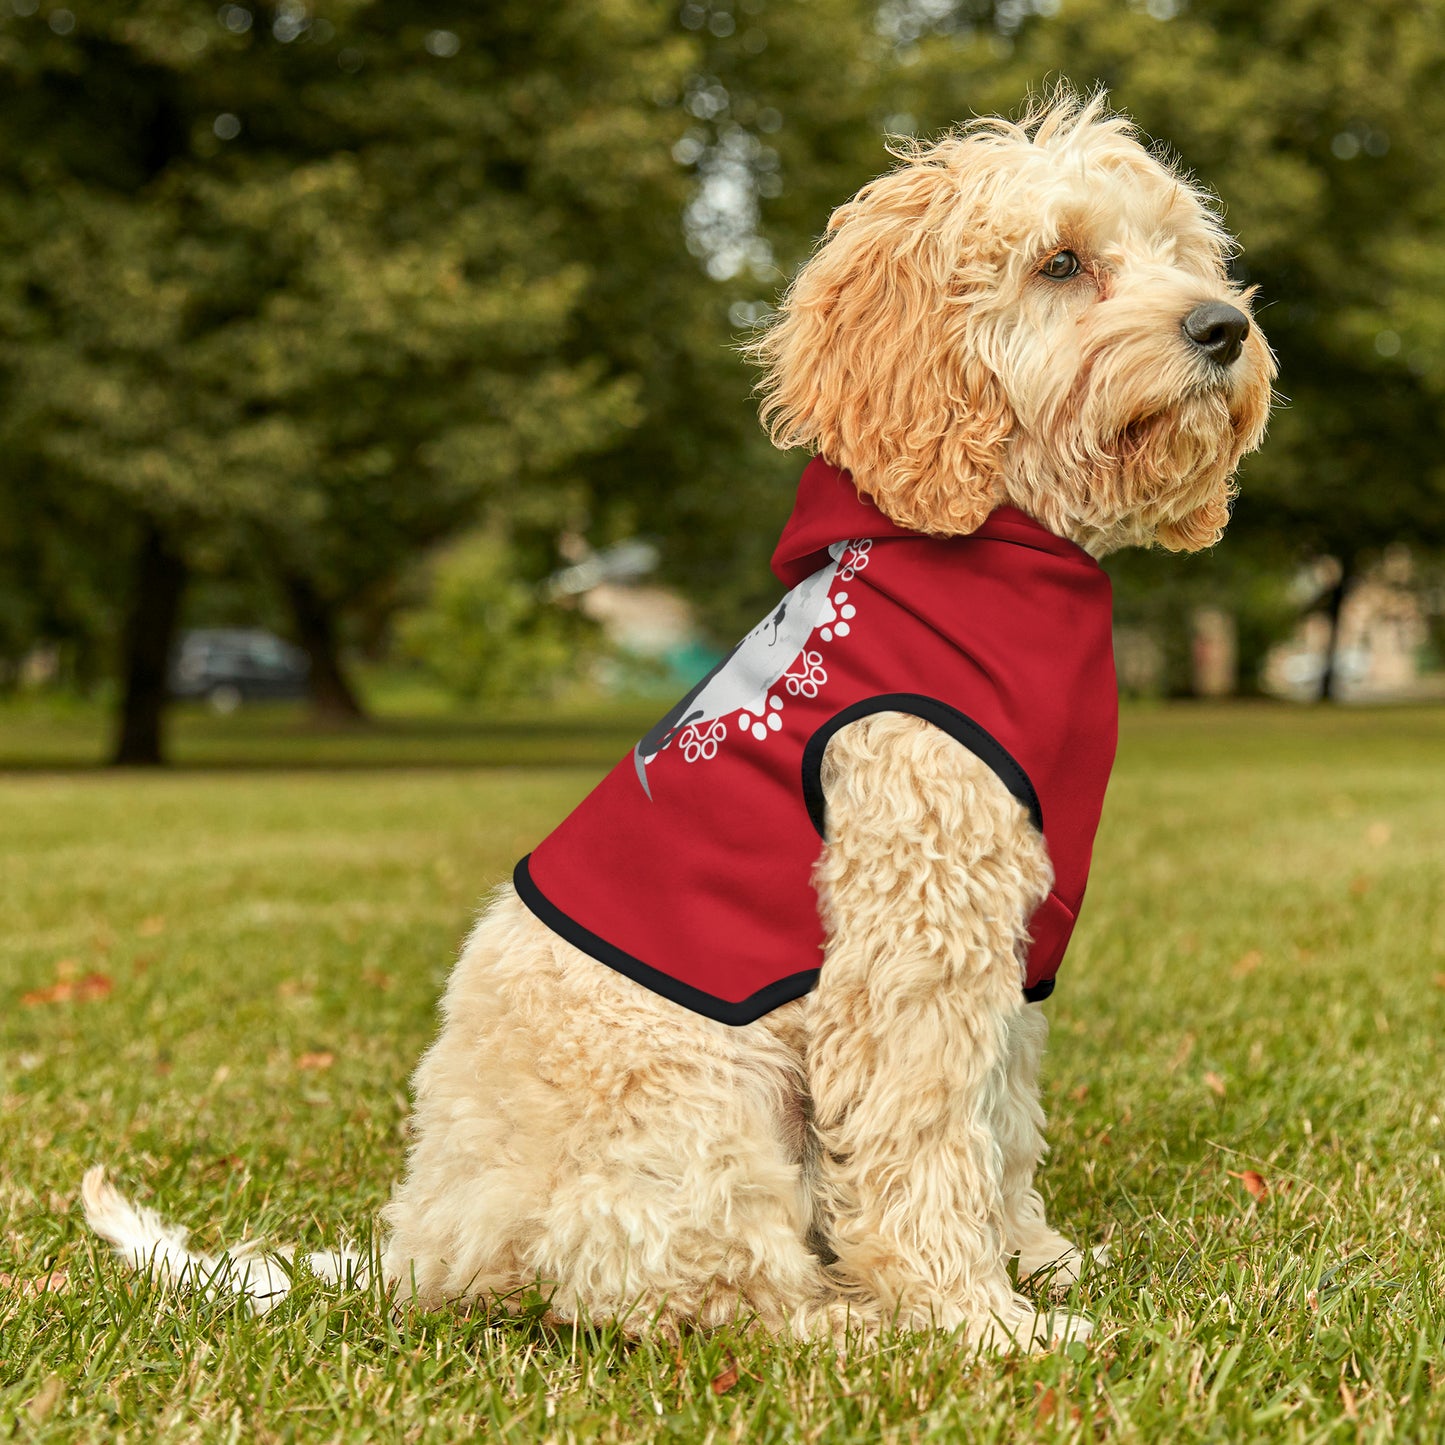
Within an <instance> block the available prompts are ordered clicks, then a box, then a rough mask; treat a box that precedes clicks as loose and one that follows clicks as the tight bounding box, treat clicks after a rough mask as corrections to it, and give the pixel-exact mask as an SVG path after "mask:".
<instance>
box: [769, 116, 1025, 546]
mask: <svg viewBox="0 0 1445 1445" xmlns="http://www.w3.org/2000/svg"><path fill="white" fill-rule="evenodd" d="M966 148H967V142H965V141H955V142H952V143H951V144H949V143H945V144H943V145H940V146H936V147H934V148H933V149H932V150H931V151H930V152H929V153H928V159H927V160H923V159H919V158H917V157H915V158H913V159H912V160H910V161H909V162H908V163H907V164H905V165H903V166H900V167H899V168H898V169H897V170H895V171H892V172H890V173H889V174H888V175H885V176H882V177H880V178H879V179H878V180H876V181H874V182H873V183H872V184H871V185H868V186H866V187H864V189H863V190H861V191H860V192H859V193H858V195H857V196H856V197H855V199H854V200H852V201H850V202H849V203H848V204H847V205H845V206H842V207H840V208H839V209H838V210H837V211H836V212H835V213H834V215H833V218H832V221H831V222H830V223H829V227H828V235H827V236H826V237H825V238H824V239H823V241H822V243H821V244H820V245H819V247H818V249H817V250H816V251H815V252H814V254H813V256H812V258H811V259H810V260H809V261H808V262H807V263H806V265H804V266H803V268H802V269H801V270H800V271H799V272H798V275H797V276H796V277H795V279H794V281H793V284H792V286H791V287H789V289H788V292H787V294H786V296H785V297H784V298H783V301H782V303H781V306H780V308H779V314H778V316H777V318H776V320H775V321H774V322H773V323H772V325H771V326H770V327H769V328H768V330H767V331H766V332H764V333H763V335H762V337H761V338H760V339H759V340H758V341H757V342H755V343H754V344H753V345H752V346H751V347H750V348H749V351H750V353H751V355H752V356H753V358H754V359H755V360H756V361H758V362H760V363H761V364H762V366H763V367H764V376H763V381H762V384H761V387H760V390H761V391H762V394H763V397H764V400H763V406H762V415H763V420H764V423H765V424H766V425H767V427H768V430H769V433H770V435H771V436H772V439H773V442H774V444H775V445H777V446H779V447H783V448H788V447H795V446H808V447H811V448H812V449H814V450H815V451H817V452H819V453H821V454H822V455H823V456H825V457H826V458H827V459H828V460H829V461H830V462H832V463H834V464H835V465H836V466H840V467H846V468H847V469H848V470H849V471H850V472H851V473H852V474H853V478H854V480H855V481H856V483H857V485H858V489H859V491H861V492H863V493H864V494H865V495H867V496H869V497H871V498H872V499H873V500H874V501H875V502H876V503H877V504H878V506H879V507H880V508H881V509H882V511H883V512H884V513H886V514H887V515H888V516H889V517H891V518H892V519H893V520H894V521H896V522H898V523H900V524H901V525H903V526H906V527H911V528H914V529H916V530H918V531H923V532H933V533H947V534H959V533H967V532H972V531H974V530H975V529H977V528H978V527H979V526H981V525H982V523H983V521H984V519H985V518H986V517H987V516H988V514H989V513H990V512H991V511H992V510H993V509H994V508H995V507H996V506H998V505H999V504H1000V502H1002V500H1003V487H1002V482H1001V472H1002V461H1003V450H1004V446H1005V444H1006V442H1007V440H1008V437H1009V435H1010V433H1011V431H1012V429H1013V423H1014V419H1013V415H1012V413H1011V412H1010V410H1009V407H1008V404H1007V402H1006V400H1005V398H1004V395H1003V389H1002V387H1001V386H1000V384H999V382H998V380H997V378H996V377H995V376H994V375H993V373H992V372H991V371H990V370H989V368H988V367H987V365H986V364H985V362H984V360H983V358H982V357H981V356H980V355H979V349H978V345H977V339H976V337H975V335H974V334H973V333H974V325H973V320H974V318H973V302H972V300H971V299H970V294H969V291H970V282H969V275H968V268H969V263H970V261H971V260H972V259H973V258H971V257H970V256H969V254H968V251H969V243H968V236H967V228H966V227H962V226H961V225H960V220H961V211H962V208H961V206H960V204H959V202H960V198H961V193H962V190H963V187H964V174H963V172H964V171H965V170H966V167H964V166H960V165H959V164H958V162H959V161H960V159H962V152H964V151H965V150H966ZM990 279H991V278H990ZM973 284H974V285H980V284H982V281H981V280H979V279H976V280H975V281H974V282H973Z"/></svg>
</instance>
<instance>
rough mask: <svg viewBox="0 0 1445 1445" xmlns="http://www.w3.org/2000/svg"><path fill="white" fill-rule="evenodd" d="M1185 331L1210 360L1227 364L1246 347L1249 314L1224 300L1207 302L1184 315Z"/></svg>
mask: <svg viewBox="0 0 1445 1445" xmlns="http://www.w3.org/2000/svg"><path fill="white" fill-rule="evenodd" d="M1184 334H1185V335H1186V336H1187V337H1188V338H1189V339H1190V341H1192V342H1193V343H1194V344H1195V345H1196V346H1197V347H1198V348H1199V349H1200V350H1201V351H1202V352H1203V353H1204V354H1205V355H1206V356H1207V357H1208V358H1209V359H1210V360H1211V361H1213V362H1216V363H1217V364H1218V365H1220V366H1228V365H1229V364H1230V363H1231V362H1232V361H1235V360H1237V359H1238V357H1239V353H1240V352H1241V351H1242V350H1243V349H1244V338H1245V337H1246V336H1248V335H1249V317H1248V316H1246V315H1245V314H1244V312H1243V311H1240V310H1238V309H1236V308H1235V307H1233V306H1228V305H1226V304H1225V303H1224V302H1223V301H1206V302H1205V303H1204V304H1203V305H1202V306H1196V307H1195V308H1194V310H1193V311H1191V312H1190V313H1189V315H1188V316H1186V317H1185V318H1184Z"/></svg>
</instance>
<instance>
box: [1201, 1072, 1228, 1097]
mask: <svg viewBox="0 0 1445 1445" xmlns="http://www.w3.org/2000/svg"><path fill="white" fill-rule="evenodd" d="M1204 1085H1205V1087H1206V1088H1207V1089H1208V1090H1209V1091H1210V1092H1211V1093H1213V1094H1218V1095H1219V1097H1220V1098H1221V1099H1222V1098H1223V1097H1224V1092H1225V1090H1224V1080H1223V1079H1222V1078H1220V1076H1219V1075H1218V1074H1216V1073H1215V1072H1214V1070H1213V1069H1210V1071H1209V1072H1208V1073H1207V1074H1205V1076H1204Z"/></svg>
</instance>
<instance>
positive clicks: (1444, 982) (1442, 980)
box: [1435, 973, 1445, 988]
mask: <svg viewBox="0 0 1445 1445" xmlns="http://www.w3.org/2000/svg"><path fill="white" fill-rule="evenodd" d="M1435 987H1436V988H1445V973H1437V974H1436V975H1435Z"/></svg>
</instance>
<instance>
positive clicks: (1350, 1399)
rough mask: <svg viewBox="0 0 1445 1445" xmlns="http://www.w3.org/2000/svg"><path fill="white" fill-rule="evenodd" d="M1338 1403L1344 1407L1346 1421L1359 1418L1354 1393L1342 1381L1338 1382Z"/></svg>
mask: <svg viewBox="0 0 1445 1445" xmlns="http://www.w3.org/2000/svg"><path fill="white" fill-rule="evenodd" d="M1340 1403H1341V1404H1342V1405H1343V1406H1344V1407H1345V1418H1346V1419H1347V1420H1358V1419H1359V1418H1360V1411H1359V1407H1358V1406H1357V1405H1356V1403H1355V1392H1354V1391H1353V1390H1352V1389H1350V1387H1349V1386H1348V1385H1347V1384H1345V1382H1344V1381H1343V1380H1341V1381H1340Z"/></svg>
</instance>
